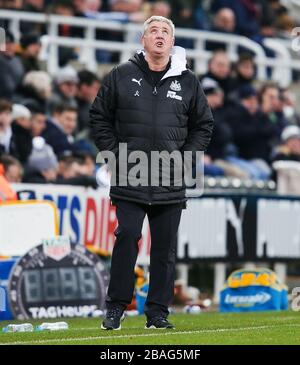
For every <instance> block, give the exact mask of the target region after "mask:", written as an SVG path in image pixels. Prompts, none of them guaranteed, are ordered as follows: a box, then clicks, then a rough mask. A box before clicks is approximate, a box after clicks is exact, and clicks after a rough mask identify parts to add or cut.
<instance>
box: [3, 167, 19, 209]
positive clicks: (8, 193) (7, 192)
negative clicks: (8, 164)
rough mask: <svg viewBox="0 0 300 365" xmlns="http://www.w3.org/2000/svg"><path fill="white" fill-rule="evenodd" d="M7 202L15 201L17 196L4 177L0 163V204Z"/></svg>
mask: <svg viewBox="0 0 300 365" xmlns="http://www.w3.org/2000/svg"><path fill="white" fill-rule="evenodd" d="M7 200H17V194H16V193H15V192H14V191H13V189H12V188H11V186H10V184H9V182H8V181H7V179H6V177H5V176H4V167H3V165H2V163H1V161H0V202H1V201H7Z"/></svg>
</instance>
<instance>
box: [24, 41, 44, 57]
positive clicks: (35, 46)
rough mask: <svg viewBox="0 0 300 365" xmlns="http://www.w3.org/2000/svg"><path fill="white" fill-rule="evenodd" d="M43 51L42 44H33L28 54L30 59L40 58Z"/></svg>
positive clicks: (27, 50)
mask: <svg viewBox="0 0 300 365" xmlns="http://www.w3.org/2000/svg"><path fill="white" fill-rule="evenodd" d="M40 50H41V44H40V43H32V44H30V45H29V46H28V47H27V48H26V54H27V55H28V56H30V57H38V55H39V53H40Z"/></svg>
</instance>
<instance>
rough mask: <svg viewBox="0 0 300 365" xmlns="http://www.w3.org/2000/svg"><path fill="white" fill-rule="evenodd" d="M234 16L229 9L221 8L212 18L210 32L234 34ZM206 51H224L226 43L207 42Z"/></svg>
mask: <svg viewBox="0 0 300 365" xmlns="http://www.w3.org/2000/svg"><path fill="white" fill-rule="evenodd" d="M235 24H236V22H235V14H234V12H233V11H232V10H231V9H230V8H222V9H220V10H218V11H217V13H216V15H215V16H214V18H213V26H212V28H211V29H210V30H211V31H212V32H220V33H226V34H234V32H235ZM205 48H206V49H207V50H208V51H216V50H220V49H221V50H226V43H224V42H220V41H207V42H206V47H205Z"/></svg>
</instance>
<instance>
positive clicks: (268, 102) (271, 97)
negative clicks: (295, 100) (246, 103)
mask: <svg viewBox="0 0 300 365" xmlns="http://www.w3.org/2000/svg"><path fill="white" fill-rule="evenodd" d="M279 97H280V93H279V87H278V85H277V84H276V83H274V82H267V83H265V84H263V86H262V87H261V89H260V90H259V93H258V100H259V103H260V109H261V112H262V116H261V118H262V119H263V121H264V123H265V124H266V126H267V125H268V126H269V129H270V130H271V129H272V135H273V144H275V143H277V142H278V141H279V139H280V135H281V132H282V130H283V128H284V127H285V126H286V125H287V121H286V120H285V118H284V115H283V113H282V111H281V109H280V99H279Z"/></svg>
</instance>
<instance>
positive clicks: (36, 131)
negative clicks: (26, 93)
mask: <svg viewBox="0 0 300 365" xmlns="http://www.w3.org/2000/svg"><path fill="white" fill-rule="evenodd" d="M27 107H28V108H29V110H30V112H31V135H32V137H38V136H41V135H42V133H43V131H44V130H45V129H46V115H45V114H44V112H43V109H42V108H40V107H39V105H38V104H37V103H31V104H28V105H27Z"/></svg>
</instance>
